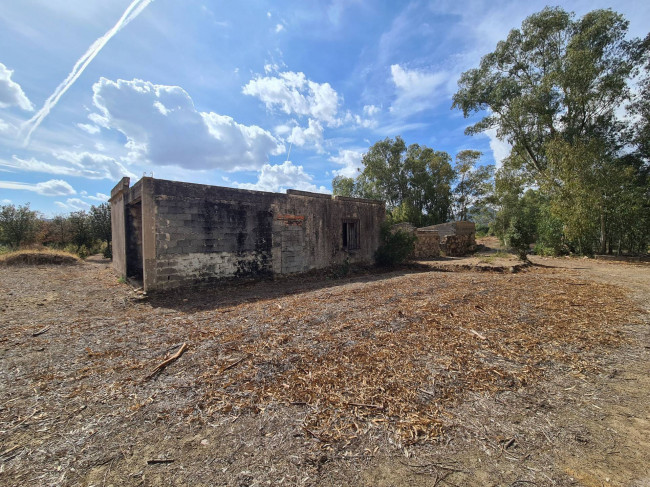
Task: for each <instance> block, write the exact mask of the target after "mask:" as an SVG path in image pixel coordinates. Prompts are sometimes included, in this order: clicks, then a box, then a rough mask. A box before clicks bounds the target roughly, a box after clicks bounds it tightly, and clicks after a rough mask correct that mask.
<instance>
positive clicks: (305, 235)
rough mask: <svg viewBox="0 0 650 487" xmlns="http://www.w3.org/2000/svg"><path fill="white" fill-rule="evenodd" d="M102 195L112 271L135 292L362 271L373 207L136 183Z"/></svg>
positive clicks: (379, 206)
mask: <svg viewBox="0 0 650 487" xmlns="http://www.w3.org/2000/svg"><path fill="white" fill-rule="evenodd" d="M129 185H130V180H129V178H123V179H122V180H121V181H120V182H119V183H118V184H117V186H115V188H113V190H112V191H111V198H110V203H111V224H112V232H113V267H114V268H115V270H116V271H117V273H118V274H119V275H120V276H123V277H133V278H136V279H139V280H142V284H143V288H144V290H145V291H153V290H165V289H173V288H175V287H180V286H186V285H195V284H199V283H206V282H213V281H217V280H220V279H224V278H231V277H244V276H263V275H273V274H292V273H298V272H305V271H309V270H312V269H321V268H327V267H330V266H333V265H337V264H342V263H343V262H344V261H346V260H347V261H348V262H350V263H358V264H371V263H372V262H373V260H374V253H375V251H376V250H377V248H378V246H379V244H380V227H381V224H382V222H383V221H384V218H385V207H384V203H383V202H381V201H374V200H364V199H359V198H345V197H340V196H331V195H327V194H318V193H308V192H304V191H296V190H287V192H286V194H280V193H267V192H262V191H249V190H243V189H233V188H224V187H218V186H207V185H203V184H191V183H182V182H174V181H165V180H161V179H154V178H150V177H143V178H142V179H141V180H140V181H138V182H137V183H136V184H134V185H133V186H131V187H130V186H129Z"/></svg>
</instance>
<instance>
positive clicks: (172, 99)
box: [89, 78, 285, 171]
mask: <svg viewBox="0 0 650 487" xmlns="http://www.w3.org/2000/svg"><path fill="white" fill-rule="evenodd" d="M93 91H94V93H95V94H94V97H93V100H94V103H95V106H96V107H97V108H98V109H99V110H100V111H101V112H102V115H99V116H98V115H97V114H91V115H89V118H91V120H92V121H93V122H95V123H97V124H100V125H103V126H105V127H108V128H113V129H117V130H119V131H120V132H122V134H124V136H125V137H126V139H127V142H126V144H125V147H127V148H128V149H129V151H130V153H129V157H130V158H131V159H132V160H133V161H138V162H150V163H151V164H155V165H159V166H169V165H174V166H180V167H183V168H186V169H214V168H219V169H225V170H229V171H230V170H232V171H234V170H238V169H258V168H260V167H262V166H263V165H264V163H265V162H266V161H267V160H268V156H269V154H272V155H279V154H282V153H283V152H284V151H285V147H284V145H282V144H281V143H280V141H278V140H277V139H276V138H275V137H273V136H272V135H271V134H270V133H269V132H268V131H266V130H263V129H262V128H260V127H257V126H255V125H251V126H247V125H242V124H239V123H237V122H235V121H234V120H233V119H232V118H231V117H228V116H225V115H219V114H217V113H214V112H199V111H197V110H196V108H195V107H194V103H193V102H192V99H191V98H190V96H189V94H188V93H187V92H186V91H185V90H183V89H182V88H181V87H179V86H164V85H156V84H153V83H150V82H148V81H142V80H137V79H135V80H133V81H125V80H118V81H116V82H115V81H111V80H108V79H106V78H100V80H99V81H98V82H97V83H95V84H94V85H93Z"/></svg>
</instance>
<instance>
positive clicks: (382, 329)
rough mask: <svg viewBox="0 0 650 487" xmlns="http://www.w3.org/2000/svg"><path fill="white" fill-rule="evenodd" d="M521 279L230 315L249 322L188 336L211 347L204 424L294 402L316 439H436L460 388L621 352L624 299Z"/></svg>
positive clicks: (366, 288)
mask: <svg viewBox="0 0 650 487" xmlns="http://www.w3.org/2000/svg"><path fill="white" fill-rule="evenodd" d="M526 274H527V275H525V276H524V275H522V276H519V275H517V276H512V277H509V278H508V277H502V276H496V275H485V276H471V277H470V276H469V275H464V276H462V277H461V278H460V279H458V278H457V279H453V278H452V279H449V281H451V282H446V283H445V284H443V283H441V281H440V279H439V277H438V276H439V274H436V273H429V274H419V275H416V276H406V277H403V278H401V279H400V283H399V285H398V286H396V285H395V284H396V283H395V282H390V281H389V282H387V283H386V282H380V283H374V284H365V285H363V286H355V287H352V288H343V289H333V290H331V291H328V292H321V293H319V294H317V295H312V296H310V299H309V302H308V303H306V302H305V301H304V298H303V297H294V298H285V299H282V300H278V301H273V302H268V301H267V302H263V303H262V304H258V305H256V306H252V305H250V304H248V305H245V306H242V307H238V308H233V309H228V310H226V311H224V313H237V314H239V313H241V312H243V311H244V309H245V310H246V311H245V313H246V314H245V315H244V316H246V315H250V314H251V313H254V315H253V317H251V319H244V320H241V321H239V322H238V323H237V324H235V325H234V326H228V327H223V328H221V329H217V330H214V329H213V330H209V329H205V328H203V329H202V330H201V331H200V333H201V337H200V338H199V337H198V336H195V337H191V338H190V339H191V340H192V341H194V342H195V343H196V341H197V340H200V341H202V342H203V343H204V344H205V343H215V344H216V343H218V344H220V345H218V346H216V345H215V346H213V348H212V349H211V352H212V353H210V354H208V355H207V356H205V357H204V361H203V362H202V364H201V370H202V371H203V373H202V374H200V375H199V376H198V377H196V378H195V380H196V382H195V384H196V386H198V387H199V389H200V390H203V391H204V399H203V401H201V407H203V408H205V410H206V412H207V414H208V416H209V415H211V414H214V413H217V412H218V413H229V412H231V411H233V410H235V411H236V412H242V411H259V410H260V409H263V408H264V407H266V406H268V405H269V404H274V403H280V404H293V405H302V406H303V407H304V408H306V417H305V421H304V427H305V428H306V430H307V431H308V433H309V434H310V435H312V436H314V437H315V438H317V439H318V440H320V441H321V442H322V443H331V442H333V441H339V440H349V439H350V438H352V437H355V436H356V435H358V434H360V433H361V432H362V431H367V430H368V428H374V427H383V428H387V429H388V430H390V431H392V432H393V433H395V434H396V437H397V441H398V442H401V443H406V444H408V443H413V442H418V441H422V440H431V439H436V438H439V437H440V436H441V435H442V434H443V430H444V424H445V415H446V414H447V411H448V410H449V408H450V407H451V406H453V405H454V404H457V403H458V401H459V400H461V399H462V398H463V396H464V395H465V394H467V393H468V392H489V393H494V392H497V391H502V390H508V389H518V388H520V387H523V386H526V385H527V384H529V383H531V382H535V381H537V380H539V379H540V378H542V377H543V376H544V375H545V374H546V373H547V371H548V370H549V369H550V368H551V366H554V367H557V365H558V364H562V365H563V366H567V367H570V368H572V369H574V370H576V371H585V370H590V371H593V370H595V369H597V367H598V365H597V363H598V356H597V354H595V353H594V350H596V349H601V347H607V348H609V347H612V346H616V345H618V344H619V343H620V341H621V336H620V332H619V331H618V330H617V326H618V325H619V324H620V323H621V320H622V319H623V317H624V316H625V315H627V314H628V312H629V304H626V300H625V299H624V296H623V295H622V293H621V292H620V291H617V290H615V289H613V288H611V287H609V286H605V285H599V284H595V283H587V282H584V281H578V280H567V279H566V278H565V277H563V278H556V277H554V276H552V275H548V274H547V273H544V271H539V270H538V271H536V272H535V273H526ZM454 281H455V283H454ZM524 283H525V284H524ZM197 331H198V330H197ZM199 346H201V347H204V346H205V345H199Z"/></svg>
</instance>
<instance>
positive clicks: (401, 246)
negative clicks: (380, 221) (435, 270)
mask: <svg viewBox="0 0 650 487" xmlns="http://www.w3.org/2000/svg"><path fill="white" fill-rule="evenodd" d="M416 239H417V237H416V236H415V235H412V234H410V233H408V232H404V231H402V230H397V231H394V232H393V231H391V229H390V226H389V225H383V226H382V228H381V240H382V243H381V245H380V246H379V248H378V249H377V252H375V262H376V263H377V265H380V266H382V267H392V266H396V265H399V264H401V263H402V262H404V261H405V260H406V259H408V257H409V255H410V254H411V253H412V252H413V249H414V248H415V240H416Z"/></svg>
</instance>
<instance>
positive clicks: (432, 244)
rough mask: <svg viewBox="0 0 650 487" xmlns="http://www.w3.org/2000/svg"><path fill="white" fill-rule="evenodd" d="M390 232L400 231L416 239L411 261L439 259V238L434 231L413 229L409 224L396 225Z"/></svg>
mask: <svg viewBox="0 0 650 487" xmlns="http://www.w3.org/2000/svg"><path fill="white" fill-rule="evenodd" d="M391 231H393V232H396V231H402V232H406V233H410V234H412V235H415V236H416V237H417V240H416V241H415V247H414V248H413V253H412V254H411V256H410V257H411V258H413V259H436V258H438V257H440V236H439V235H438V232H436V231H435V230H427V229H426V228H415V226H413V225H411V224H410V223H406V222H404V223H397V224H395V225H393V226H392V227H391Z"/></svg>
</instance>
